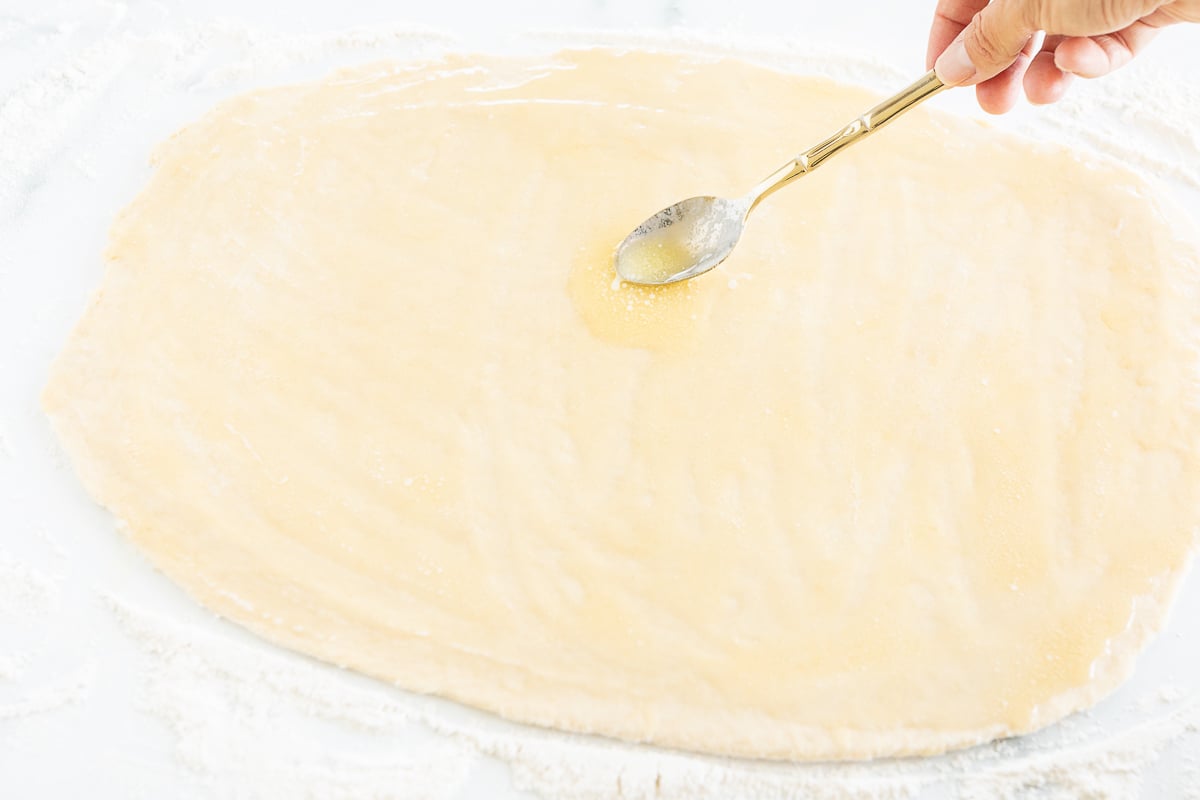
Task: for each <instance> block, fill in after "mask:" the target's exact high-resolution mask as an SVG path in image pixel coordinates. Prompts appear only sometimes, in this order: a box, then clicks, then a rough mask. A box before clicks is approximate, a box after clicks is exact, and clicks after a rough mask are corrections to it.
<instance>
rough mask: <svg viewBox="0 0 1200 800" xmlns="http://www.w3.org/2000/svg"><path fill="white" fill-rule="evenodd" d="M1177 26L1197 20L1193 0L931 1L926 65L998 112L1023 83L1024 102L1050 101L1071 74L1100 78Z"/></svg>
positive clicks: (1199, 6)
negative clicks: (971, 88)
mask: <svg viewBox="0 0 1200 800" xmlns="http://www.w3.org/2000/svg"><path fill="white" fill-rule="evenodd" d="M1177 22H1200V0H992V2H991V3H990V4H989V3H988V0H938V4H937V11H936V12H935V14H934V20H933V29H932V30H931V31H930V33H929V52H928V55H927V56H926V60H927V66H928V67H934V66H935V63H936V69H937V74H938V77H939V78H941V80H942V82H943V83H945V84H947V85H949V86H970V85H976V90H975V91H976V96H977V97H978V98H979V105H980V106H982V107H983V109H984V111H988V112H990V113H992V114H1003V113H1004V112H1005V111H1008V110H1009V109H1011V108H1012V107H1013V106H1014V105H1016V102H1017V98H1018V97H1019V94H1020V92H1021V88H1022V86H1024V90H1025V95H1026V96H1027V97H1028V98H1029V102H1031V103H1037V104H1045V103H1053V102H1055V101H1057V100H1059V99H1060V98H1061V97H1062V96H1063V94H1064V93H1065V92H1066V90H1067V86H1068V85H1069V84H1070V82H1071V80H1072V78H1073V77H1074V76H1076V75H1078V76H1079V77H1081V78H1098V77H1100V76H1101V75H1107V74H1108V73H1109V72H1112V71H1113V70H1114V69H1117V68H1118V67H1122V66H1124V65H1125V64H1127V63H1128V62H1129V60H1130V59H1132V58H1133V57H1134V56H1135V55H1137V54H1138V53H1139V52H1141V50H1142V49H1143V48H1144V47H1145V46H1146V45H1147V44H1149V42H1150V40H1151V39H1153V38H1154V35H1155V34H1156V33H1157V32H1158V30H1159V29H1160V28H1162V27H1165V26H1167V25H1172V24H1174V23H1177Z"/></svg>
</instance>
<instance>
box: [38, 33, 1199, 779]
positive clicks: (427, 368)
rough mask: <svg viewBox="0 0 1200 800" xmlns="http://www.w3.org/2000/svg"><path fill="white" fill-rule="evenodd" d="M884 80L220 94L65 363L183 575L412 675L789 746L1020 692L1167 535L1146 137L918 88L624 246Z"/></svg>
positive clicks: (1172, 493)
mask: <svg viewBox="0 0 1200 800" xmlns="http://www.w3.org/2000/svg"><path fill="white" fill-rule="evenodd" d="M872 99H873V98H872V97H871V96H870V95H869V94H868V93H866V92H863V91H861V90H857V89H852V88H848V87H844V86H839V85H836V84H834V83H831V82H828V81H825V80H820V79H811V78H803V77H797V76H793V75H787V74H782V73H778V72H774V71H770V70H767V69H764V68H761V67H756V66H751V65H749V64H745V63H740V62H736V61H729V60H704V59H700V58H696V57H689V56H683V55H672V54H649V53H638V52H624V53H618V52H612V51H604V50H596V51H587V52H575V53H563V54H559V55H557V56H554V57H544V58H539V59H536V60H533V59H530V60H505V59H487V58H475V57H470V58H468V57H447V58H445V59H443V60H440V61H437V62H436V63H427V64H422V65H415V66H414V65H376V66H372V67H367V68H360V69H355V70H351V71H346V72H341V73H338V74H336V75H335V76H333V77H331V78H330V79H328V80H325V81H323V82H320V83H315V84H311V85H304V86H296V87H289V88H279V89H270V90H266V91H261V92H256V93H253V94H249V95H245V96H241V97H238V98H235V99H232V100H230V101H227V102H225V103H223V104H221V105H220V106H219V107H218V108H217V109H216V110H214V111H213V112H212V113H211V114H209V115H208V116H207V117H205V118H204V119H203V120H201V121H200V122H198V123H196V124H194V125H192V126H191V127H189V128H187V129H185V130H184V131H182V132H180V133H179V134H177V135H176V136H175V137H173V138H172V139H171V140H170V141H168V142H167V143H165V144H164V145H163V146H162V147H161V149H160V150H159V151H158V153H157V154H156V159H155V160H156V170H155V172H154V175H153V178H152V179H151V180H150V183H149V185H148V187H147V188H146V189H145V190H144V191H143V192H142V193H141V194H140V195H139V196H138V197H137V199H136V200H135V201H134V202H133V203H132V205H130V206H129V207H128V208H127V209H126V210H125V211H124V212H123V213H122V214H121V215H120V217H119V219H118V220H117V222H116V224H115V226H114V228H113V231H112V239H111V248H110V251H109V253H108V265H107V270H106V273H105V276H104V282H103V288H102V289H101V291H100V292H99V293H98V295H97V296H96V298H95V300H94V302H93V304H92V306H91V307H90V308H89V309H88V311H87V313H86V315H85V317H84V318H83V320H82V322H81V323H80V325H79V327H78V329H77V330H76V331H75V333H74V334H73V336H72V338H71V340H70V343H69V345H68V346H67V348H66V350H65V352H64V353H63V354H62V356H61V357H60V359H59V360H58V362H57V364H56V366H55V367H54V370H53V374H52V377H51V380H50V384H49V386H48V388H47V390H46V393H45V397H44V403H45V407H46V408H47V410H48V412H49V413H50V415H51V417H52V418H53V420H54V422H55V425H56V427H57V429H58V431H59V433H60V435H61V437H62V439H63V441H64V442H65V443H66V446H67V449H68V450H69V452H70V454H71V456H72V457H73V460H74V463H75V465H76V467H77V468H78V471H79V472H80V474H81V476H82V477H83V479H84V481H85V483H86V485H87V487H88V488H89V490H90V491H91V492H92V493H93V494H94V496H95V497H96V498H98V499H99V500H100V502H102V503H103V504H104V505H105V506H107V507H108V508H110V509H112V511H113V512H114V513H115V514H116V515H117V517H118V518H120V519H121V520H123V521H124V523H125V525H126V527H127V530H128V533H129V535H130V536H131V537H132V538H133V539H134V540H135V541H136V542H137V544H138V545H139V546H140V547H141V548H142V549H143V550H144V551H145V552H146V553H147V554H148V555H149V556H150V558H151V559H152V560H153V562H154V563H155V564H156V565H158V566H159V567H160V568H161V569H162V570H163V571H165V572H166V573H167V574H168V575H170V576H171V577H172V578H173V579H174V580H176V581H178V582H179V583H180V584H182V585H183V586H184V587H186V588H187V589H188V590H189V591H190V592H192V593H193V594H194V595H195V596H196V597H197V598H199V599H200V600H201V601H202V602H203V603H204V604H206V605H208V606H209V607H211V608H212V609H214V610H216V611H218V612H219V613H221V614H222V615H225V616H227V617H229V618H230V619H233V620H235V621H237V622H239V623H241V624H243V625H245V626H247V627H249V628H251V629H253V630H254V631H257V632H258V633H260V634H261V635H263V636H265V637H266V638H268V639H270V640H272V641H275V642H278V643H281V644H284V645H286V646H288V647H292V648H295V649H297V650H301V651H303V652H306V653H310V654H312V655H314V656H317V657H318V658H321V659H324V660H326V661H330V662H333V663H336V664H341V665H345V666H348V667H351V668H353V669H356V670H361V671H362V672H365V673H368V674H371V675H374V676H378V677H380V678H383V679H386V680H389V681H393V682H395V683H396V684H398V685H399V686H402V687H405V688H407V689H412V690H416V691H419V692H432V693H436V694H440V695H444V696H446V697H450V698H455V699H457V700H460V701H462V702H465V703H469V704H471V705H474V706H478V707H480V708H484V709H488V710H491V711H494V712H497V713H499V714H502V715H504V716H507V717H510V718H512V719H515V720H521V721H526V722H532V723H537V724H542V725H548V726H554V727H558V728H563V729H568V730H573V731H583V732H594V733H601V734H606V735H611V736H616V737H622V738H626V739H631V740H638V741H648V742H654V743H658V744H662V745H668V746H676V747H682V748H689V749H695V750H700V751H706V752H713V753H724V754H736V755H744V756H757V757H770V758H794V759H804V758H856V757H868V756H877V755H884V754H904V753H930V752H935V751H938V750H942V749H945V748H948V747H954V746H963V745H967V744H970V743H974V742H978V741H981V740H984V739H987V738H989V737H995V736H1000V735H1004V734H1010V733H1015V732H1022V731H1029V730H1031V729H1034V728H1036V727H1039V726H1042V725H1045V724H1047V723H1049V722H1051V721H1053V720H1054V719H1056V718H1059V717H1061V716H1062V715H1063V714H1066V713H1068V712H1070V711H1072V710H1074V709H1077V708H1080V707H1082V706H1084V705H1087V704H1089V703H1091V702H1094V701H1095V700H1096V699H1097V698H1099V697H1100V696H1101V695H1103V694H1104V693H1106V692H1108V691H1110V690H1112V689H1113V688H1114V686H1115V685H1116V684H1117V683H1118V682H1119V681H1120V680H1121V679H1122V678H1123V677H1124V676H1125V675H1126V674H1127V673H1128V672H1129V670H1130V669H1131V666H1132V660H1133V657H1134V656H1135V654H1136V652H1137V650H1138V649H1139V648H1140V647H1141V646H1142V644H1143V643H1144V641H1145V639H1146V637H1147V635H1148V634H1149V633H1150V632H1151V631H1152V630H1153V629H1154V628H1156V627H1157V626H1158V625H1159V624H1161V621H1162V616H1163V613H1164V608H1165V603H1166V602H1168V601H1169V599H1170V597H1171V595H1172V592H1173V590H1174V587H1175V585H1176V583H1177V581H1178V578H1179V576H1180V575H1181V573H1182V571H1183V570H1184V568H1185V567H1186V564H1187V560H1188V554H1189V549H1190V547H1191V545H1192V543H1193V538H1194V533H1193V531H1194V527H1195V524H1196V522H1197V509H1198V508H1200V496H1198V491H1197V489H1198V486H1200V483H1198V480H1197V479H1198V475H1200V472H1198V463H1197V441H1198V440H1197V435H1198V433H1200V426H1198V424H1197V414H1196V411H1195V408H1194V406H1193V404H1192V394H1193V390H1194V388H1195V375H1194V374H1193V373H1194V370H1193V360H1194V351H1193V346H1192V344H1193V343H1192V340H1191V338H1190V334H1191V331H1192V330H1193V327H1194V325H1195V323H1196V320H1195V318H1194V312H1193V311H1192V310H1191V309H1190V308H1189V305H1192V306H1194V305H1195V296H1196V295H1195V293H1194V287H1193V286H1192V280H1193V276H1194V274H1195V273H1196V269H1197V258H1196V251H1195V248H1194V247H1193V246H1192V245H1190V244H1189V243H1188V241H1187V240H1186V239H1184V238H1181V237H1180V236H1179V235H1177V234H1176V233H1175V232H1174V231H1176V230H1177V229H1178V226H1176V225H1171V224H1168V223H1167V222H1166V221H1165V218H1164V217H1163V215H1162V212H1161V210H1160V209H1159V208H1158V206H1157V204H1156V203H1155V202H1154V201H1153V200H1152V199H1151V198H1150V197H1149V196H1148V194H1147V189H1146V187H1145V186H1144V185H1143V183H1142V182H1141V181H1140V180H1139V179H1137V178H1136V177H1134V176H1133V175H1131V174H1130V173H1128V172H1126V171H1124V170H1122V169H1119V168H1117V167H1114V166H1110V165H1108V164H1105V163H1096V162H1092V161H1088V160H1086V159H1083V158H1080V157H1077V156H1075V155H1072V154H1071V153H1070V152H1067V151H1065V150H1063V149H1060V148H1056V147H1048V146H1038V145H1035V144H1032V143H1030V142H1026V141H1024V140H1019V139H1015V138H1011V137H1009V136H1006V135H1003V134H1001V133H998V132H996V131H993V130H991V129H989V128H987V127H986V126H984V125H981V124H979V123H976V122H972V121H967V120H962V119H957V118H952V117H949V116H945V115H941V114H936V113H930V112H920V113H917V114H916V115H915V116H913V117H912V118H909V119H905V120H904V121H903V122H901V123H898V124H897V125H894V126H892V127H891V128H889V129H888V131H887V132H886V133H883V134H881V135H879V136H877V137H873V139H872V141H871V143H870V144H868V145H866V146H863V147H859V148H855V149H854V151H853V152H850V153H847V154H846V155H845V156H843V157H841V158H839V159H838V162H837V164H836V165H831V166H829V167H827V168H826V169H824V170H821V171H819V172H817V173H815V174H813V175H811V176H809V177H806V178H804V179H803V181H802V185H797V186H796V187H794V188H792V189H790V190H788V191H787V192H782V193H780V194H778V195H776V196H774V197H772V198H771V200H770V201H769V202H768V203H767V204H765V205H764V206H763V207H762V208H761V210H760V211H759V212H757V213H756V215H755V218H754V220H753V222H752V224H751V226H750V228H749V230H748V232H747V235H746V237H745V238H744V239H743V241H742V244H741V245H740V246H739V248H738V250H737V252H736V254H735V255H734V256H733V257H732V258H731V259H730V260H729V261H728V262H727V263H726V265H725V266H723V267H722V268H721V269H720V270H718V271H716V272H714V273H711V274H710V275H707V276H705V277H703V278H702V279H700V280H696V281H693V282H690V283H687V284H683V285H678V286H674V287H667V288H659V289H644V288H637V287H632V286H622V285H619V284H616V285H615V284H614V283H613V273H612V267H611V254H612V248H613V246H614V244H615V243H616V242H618V241H619V240H620V239H621V238H622V237H623V236H624V235H625V234H626V233H627V232H628V231H629V230H630V229H632V228H633V227H634V226H635V225H636V224H637V223H638V222H640V221H641V219H643V218H644V217H645V216H646V215H647V214H648V213H650V212H652V211H654V210H655V209H657V208H660V207H662V206H664V205H666V204H668V203H670V202H672V201H674V200H677V199H679V198H682V197H687V196H690V195H695V194H703V193H717V194H726V195H734V194H736V193H738V192H740V191H742V190H744V189H745V188H746V187H748V186H751V185H753V184H754V183H755V181H756V180H757V179H759V178H761V177H762V176H763V173H764V171H765V170H769V168H770V167H772V166H773V165H774V164H775V163H776V162H782V161H784V160H785V159H786V158H787V157H788V156H789V155H790V154H791V153H790V151H789V150H788V149H786V148H791V147H798V146H800V145H803V144H804V143H806V142H811V141H817V140H818V139H820V138H821V137H823V136H824V135H825V134H827V133H828V131H829V130H830V129H831V128H832V127H834V126H836V125H837V124H838V123H840V122H842V121H844V120H846V119H850V118H852V117H853V116H854V115H856V114H857V113H858V112H860V111H861V110H862V109H863V108H866V107H867V106H868V105H870V103H871V102H872ZM1189 300H1190V301H1191V302H1190V303H1189V302H1187V301H1189Z"/></svg>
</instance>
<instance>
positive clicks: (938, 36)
mask: <svg viewBox="0 0 1200 800" xmlns="http://www.w3.org/2000/svg"><path fill="white" fill-rule="evenodd" d="M987 4H988V0H938V4H937V9H936V10H934V12H933V27H931V28H930V29H929V49H928V50H927V51H926V53H925V68H926V69H933V62H935V61H937V57H938V56H940V55H941V54H942V51H943V50H945V49H946V47H947V46H948V45H949V44H950V43H951V42H953V41H954V38H955V37H956V36H958V35H959V34H960V33H962V31H963V28H965V27H967V25H968V24H969V23H970V22H971V20H972V19H973V18H974V17H975V15H976V14H977V13H979V12H980V11H982V10H983V9H984V7H985V6H986V5H987Z"/></svg>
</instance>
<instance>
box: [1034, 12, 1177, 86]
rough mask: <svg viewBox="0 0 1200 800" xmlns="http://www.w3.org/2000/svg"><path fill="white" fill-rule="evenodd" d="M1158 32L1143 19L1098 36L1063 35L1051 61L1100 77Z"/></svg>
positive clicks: (1064, 68)
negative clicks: (1069, 36) (1114, 31)
mask: <svg viewBox="0 0 1200 800" xmlns="http://www.w3.org/2000/svg"><path fill="white" fill-rule="evenodd" d="M1156 33H1158V29H1157V28H1154V27H1151V26H1150V25H1147V24H1146V23H1145V22H1141V21H1138V22H1135V23H1133V24H1132V25H1130V26H1129V27H1127V28H1125V29H1124V30H1120V31H1117V32H1116V33H1110V34H1102V35H1100V36H1076V37H1071V38H1068V39H1065V40H1064V41H1063V42H1062V44H1060V45H1059V46H1058V48H1057V49H1056V50H1055V51H1054V65H1055V66H1056V67H1058V69H1060V70H1062V71H1063V72H1068V73H1071V74H1072V75H1079V76H1080V77H1083V78H1099V77H1101V76H1102V75H1107V74H1108V73H1110V72H1112V71H1113V70H1115V69H1119V68H1121V67H1123V66H1125V65H1126V64H1128V63H1129V62H1130V61H1131V60H1132V59H1133V57H1134V56H1135V55H1137V54H1138V53H1140V52H1141V51H1142V50H1143V49H1145V47H1146V45H1148V44H1150V41H1151V40H1152V39H1153V38H1154V36H1155V34H1156Z"/></svg>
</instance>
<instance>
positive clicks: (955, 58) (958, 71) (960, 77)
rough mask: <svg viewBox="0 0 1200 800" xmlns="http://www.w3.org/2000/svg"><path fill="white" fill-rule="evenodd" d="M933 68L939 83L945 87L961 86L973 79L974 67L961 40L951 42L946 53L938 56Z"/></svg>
mask: <svg viewBox="0 0 1200 800" xmlns="http://www.w3.org/2000/svg"><path fill="white" fill-rule="evenodd" d="M933 68H934V70H936V71H937V76H938V78H939V79H940V80H941V82H942V83H944V84H946V85H947V86H961V85H962V84H964V83H966V82H968V81H970V80H971V79H972V78H974V77H975V65H974V64H972V63H971V57H970V56H968V55H967V46H966V44H965V43H963V40H962V39H955V40H954V41H953V42H951V43H950V46H949V47H947V48H946V51H945V52H944V53H942V54H941V55H940V56H938V60H937V63H936V64H934V65H933Z"/></svg>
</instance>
